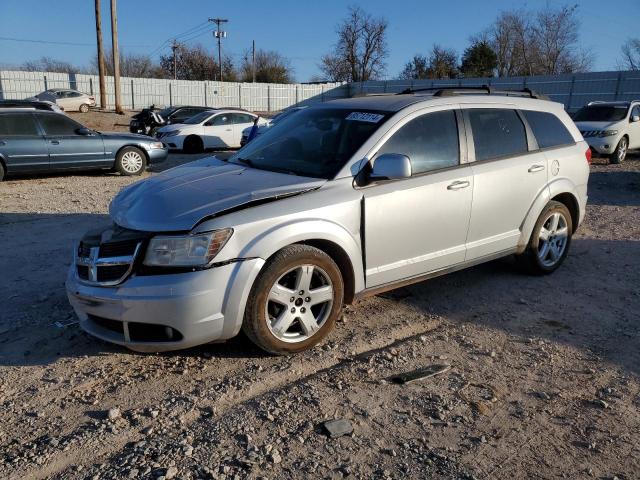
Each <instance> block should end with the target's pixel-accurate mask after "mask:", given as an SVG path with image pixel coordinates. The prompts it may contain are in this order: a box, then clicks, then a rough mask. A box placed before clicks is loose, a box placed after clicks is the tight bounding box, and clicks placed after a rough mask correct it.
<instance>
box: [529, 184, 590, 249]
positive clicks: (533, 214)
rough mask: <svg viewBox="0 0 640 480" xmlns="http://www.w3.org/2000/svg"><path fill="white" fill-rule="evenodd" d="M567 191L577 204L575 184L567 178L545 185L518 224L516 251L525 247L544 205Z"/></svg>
mask: <svg viewBox="0 0 640 480" xmlns="http://www.w3.org/2000/svg"><path fill="white" fill-rule="evenodd" d="M562 193H569V194H571V195H572V196H573V197H574V199H575V200H576V204H578V205H579V202H578V198H579V197H578V194H577V192H576V186H575V184H574V183H573V182H572V181H571V180H569V179H567V178H558V179H555V180H553V181H551V183H549V184H548V185H547V188H545V189H543V190H542V191H541V192H540V193H539V194H538V196H537V197H536V199H535V200H534V201H533V203H532V204H531V207H529V211H528V213H527V216H526V217H525V219H524V221H523V222H522V225H521V226H520V232H521V233H520V239H519V240H518V247H517V248H518V251H517V253H522V252H524V251H525V249H526V248H527V245H528V243H529V239H530V238H531V233H532V231H533V227H534V226H535V224H536V222H537V221H538V217H539V216H540V214H541V213H542V210H543V209H544V207H546V206H547V204H548V203H549V202H550V201H551V199H552V198H554V197H556V196H558V195H560V194H562Z"/></svg>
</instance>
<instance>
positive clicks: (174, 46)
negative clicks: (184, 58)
mask: <svg viewBox="0 0 640 480" xmlns="http://www.w3.org/2000/svg"><path fill="white" fill-rule="evenodd" d="M171 50H173V79H174V80H177V79H178V58H177V56H176V51H177V50H178V42H176V41H175V39H174V40H173V43H172V44H171Z"/></svg>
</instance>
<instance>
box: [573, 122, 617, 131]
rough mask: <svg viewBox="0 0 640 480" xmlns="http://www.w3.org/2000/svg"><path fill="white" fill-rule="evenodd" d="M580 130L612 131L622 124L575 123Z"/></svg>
mask: <svg viewBox="0 0 640 480" xmlns="http://www.w3.org/2000/svg"><path fill="white" fill-rule="evenodd" d="M575 123H576V127H578V130H583V131H589V130H610V129H612V128H614V127H616V125H618V124H619V123H620V122H575Z"/></svg>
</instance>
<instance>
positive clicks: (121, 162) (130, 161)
mask: <svg viewBox="0 0 640 480" xmlns="http://www.w3.org/2000/svg"><path fill="white" fill-rule="evenodd" d="M146 160H147V159H146V157H145V155H144V153H143V152H142V150H140V149H139V148H136V147H124V148H123V149H121V150H120V151H119V152H118V155H117V156H116V170H117V171H118V172H120V174H121V175H127V176H131V175H140V174H141V173H142V172H144V169H145V166H146V163H147V161H146Z"/></svg>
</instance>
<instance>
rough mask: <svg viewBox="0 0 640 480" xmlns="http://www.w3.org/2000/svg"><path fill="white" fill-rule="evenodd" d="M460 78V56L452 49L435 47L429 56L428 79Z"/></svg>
mask: <svg viewBox="0 0 640 480" xmlns="http://www.w3.org/2000/svg"><path fill="white" fill-rule="evenodd" d="M457 76H458V54H457V53H456V51H455V50H453V49H451V48H444V47H441V46H440V45H437V44H436V45H434V46H433V48H432V49H431V53H430V54H429V66H428V68H427V78H435V79H441V78H456V77H457Z"/></svg>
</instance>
